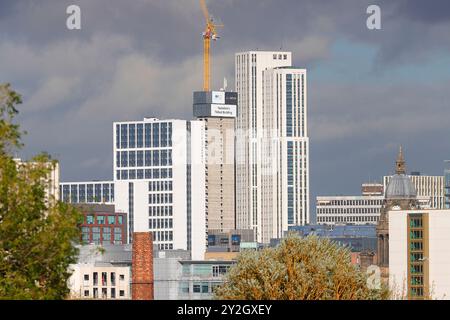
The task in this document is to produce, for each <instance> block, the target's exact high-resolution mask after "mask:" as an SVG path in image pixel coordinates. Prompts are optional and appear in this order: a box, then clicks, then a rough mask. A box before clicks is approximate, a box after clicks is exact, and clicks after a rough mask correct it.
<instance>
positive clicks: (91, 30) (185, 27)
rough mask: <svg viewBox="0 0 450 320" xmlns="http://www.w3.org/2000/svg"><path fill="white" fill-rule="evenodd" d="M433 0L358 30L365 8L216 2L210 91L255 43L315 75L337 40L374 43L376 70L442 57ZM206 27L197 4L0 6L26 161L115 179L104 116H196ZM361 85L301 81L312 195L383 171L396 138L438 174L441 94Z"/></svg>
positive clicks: (441, 26) (20, 2)
mask: <svg viewBox="0 0 450 320" xmlns="http://www.w3.org/2000/svg"><path fill="white" fill-rule="evenodd" d="M73 3H76V4H79V5H80V6H81V8H82V19H83V29H82V31H68V30H67V29H66V28H65V19H66V15H65V8H66V7H67V6H68V5H69V4H73ZM436 3H439V4H437V5H431V4H430V6H431V7H432V8H431V7H430V8H425V9H424V8H422V7H421V4H420V1H415V0H414V1H412V0H410V1H400V0H399V1H395V2H394V1H379V4H380V6H381V8H382V17H383V21H382V27H383V29H382V30H381V31H379V32H377V31H369V30H367V28H366V26H365V24H366V18H367V15H366V13H365V12H366V8H367V6H368V5H369V4H372V1H369V0H363V1H359V0H340V1H317V0H304V1H298V0H272V1H269V0H216V1H213V0H210V1H208V4H209V7H210V10H211V12H212V13H213V15H214V16H215V17H217V18H220V20H221V21H222V22H223V23H224V25H225V28H223V29H221V30H220V35H221V36H222V38H221V39H220V40H219V41H218V42H216V43H214V45H213V75H214V87H216V88H218V87H220V86H221V84H222V79H223V77H227V79H228V83H229V85H230V87H233V80H234V78H233V77H234V53H235V52H237V51H241V50H249V49H256V48H259V49H269V50H272V49H278V48H279V47H280V46H283V48H284V49H286V50H292V51H293V55H294V60H295V61H294V62H295V64H297V65H299V66H301V67H306V68H308V70H309V75H310V78H311V75H312V74H313V73H314V68H312V67H314V66H316V65H318V64H320V63H321V62H323V61H326V60H328V59H330V50H331V48H332V46H333V44H334V42H335V40H336V39H349V40H350V41H354V42H358V43H362V44H369V45H371V46H374V47H375V48H377V50H378V60H377V64H376V65H374V68H376V69H377V70H380V71H381V73H383V71H389V69H390V68H392V66H393V65H394V66H396V65H402V64H403V65H404V64H408V63H415V62H428V61H429V59H431V57H432V55H433V54H434V53H435V52H436V51H437V52H439V53H441V54H448V51H449V44H450V34H449V33H448V26H449V25H448V23H449V22H448V17H449V16H450V11H449V10H446V9H445V8H447V6H448V5H447V4H446V2H442V1H437V2H436ZM202 28H203V17H202V14H201V11H200V7H199V5H198V1H197V0H177V1H175V0H133V1H123V0H108V1H107V0H70V1H69V0H40V1H30V0H17V1H5V0H3V1H0V75H1V76H2V77H3V78H4V79H3V80H2V81H10V82H12V83H13V85H14V87H15V88H16V89H17V90H19V91H21V92H22V93H23V94H24V98H25V104H24V105H23V106H22V107H21V115H20V121H21V123H22V124H23V127H24V128H25V129H26V130H28V131H29V132H30V134H29V135H28V136H27V138H26V142H27V149H26V150H25V152H24V154H25V155H26V154H32V153H34V152H36V151H40V150H46V151H49V152H51V153H52V154H54V155H55V156H57V157H58V158H59V159H60V160H61V163H62V178H63V180H74V179H83V180H85V179H95V178H98V179H111V178H112V176H111V173H112V167H111V166H112V164H111V162H112V154H111V153H112V151H111V150H112V121H120V120H126V119H139V118H142V117H144V116H149V115H153V116H157V117H160V118H168V117H170V118H184V119H189V118H191V99H192V91H194V90H196V89H199V88H200V85H201V76H202V69H201V68H202V66H201V59H202V40H201V32H202ZM347 67H348V68H354V66H352V65H349V66H347ZM344 77H345V76H344ZM369 78H370V76H369V75H365V76H363V77H362V78H361V81H360V82H361V83H360V84H359V85H352V84H351V83H349V84H345V79H343V80H344V81H342V83H338V84H336V85H333V86H331V85H327V84H324V83H322V82H321V81H320V79H319V80H316V81H312V80H311V81H310V82H309V84H308V85H309V90H310V91H309V116H310V135H311V170H312V175H311V187H312V190H311V191H312V195H316V194H318V193H322V194H323V193H335V192H337V191H339V192H348V193H351V192H352V191H351V190H358V188H359V187H358V185H359V183H360V182H362V181H361V180H362V179H365V177H368V176H372V177H373V176H380V175H381V174H383V173H385V172H386V170H387V169H389V168H391V166H392V161H393V157H395V153H396V148H397V146H398V144H400V143H404V144H405V147H406V148H407V152H408V155H409V156H410V161H411V165H412V167H414V168H416V169H418V170H424V169H426V168H434V169H433V170H429V171H430V172H431V171H433V173H438V171H439V170H440V164H441V163H440V162H439V161H441V160H442V159H443V158H444V157H446V154H447V155H448V154H449V153H450V150H449V148H448V145H445V141H442V140H445V139H442V138H441V137H444V136H448V129H447V128H446V127H445V124H443V120H442V119H446V118H447V119H448V117H449V113H448V111H447V110H448V109H450V108H448V104H445V101H449V98H450V97H448V95H447V91H448V90H447V89H446V87H445V86H444V85H441V86H434V87H433V86H425V87H422V86H419V85H417V84H413V85H406V84H405V86H403V87H392V86H391V85H389V84H388V83H383V80H380V83H379V85H377V86H375V87H369V86H364V84H365V81H366V80H368V79H369ZM380 79H382V78H380ZM372 80H373V79H372ZM55 83H57V85H56V86H58V87H59V88H58V90H55ZM425 128H426V129H425ZM437 140H439V141H442V142H440V143H442V146H440V147H439V148H438V147H437V145H438V143H437V142H435V141H437ZM425 154H426V156H424V155H425ZM343 176H345V179H343ZM353 192H354V191H353ZM354 193H355V192H354Z"/></svg>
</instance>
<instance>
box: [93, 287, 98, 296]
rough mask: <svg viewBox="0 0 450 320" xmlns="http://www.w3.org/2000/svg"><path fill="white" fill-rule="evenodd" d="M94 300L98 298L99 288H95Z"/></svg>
mask: <svg viewBox="0 0 450 320" xmlns="http://www.w3.org/2000/svg"><path fill="white" fill-rule="evenodd" d="M93 292H94V299H97V298H98V288H94V291H93Z"/></svg>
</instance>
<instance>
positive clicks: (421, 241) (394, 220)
mask: <svg viewBox="0 0 450 320" xmlns="http://www.w3.org/2000/svg"><path fill="white" fill-rule="evenodd" d="M449 247H450V210H446V209H434V210H433V209H428V210H420V209H408V210H405V209H402V208H398V207H397V208H396V207H394V208H392V209H391V210H390V211H389V285H390V287H391V290H392V291H393V293H394V295H396V296H399V297H403V298H407V299H429V298H432V299H450V273H449V271H448V270H449V269H450V255H449V251H448V248H449Z"/></svg>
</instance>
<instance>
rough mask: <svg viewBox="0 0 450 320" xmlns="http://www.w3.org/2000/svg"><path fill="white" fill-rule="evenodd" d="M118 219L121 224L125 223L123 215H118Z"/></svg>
mask: <svg viewBox="0 0 450 320" xmlns="http://www.w3.org/2000/svg"><path fill="white" fill-rule="evenodd" d="M117 220H118V223H119V224H120V225H122V224H123V216H118V217H117Z"/></svg>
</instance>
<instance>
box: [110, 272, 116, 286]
mask: <svg viewBox="0 0 450 320" xmlns="http://www.w3.org/2000/svg"><path fill="white" fill-rule="evenodd" d="M111 285H112V286H115V285H116V273H115V272H111Z"/></svg>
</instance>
